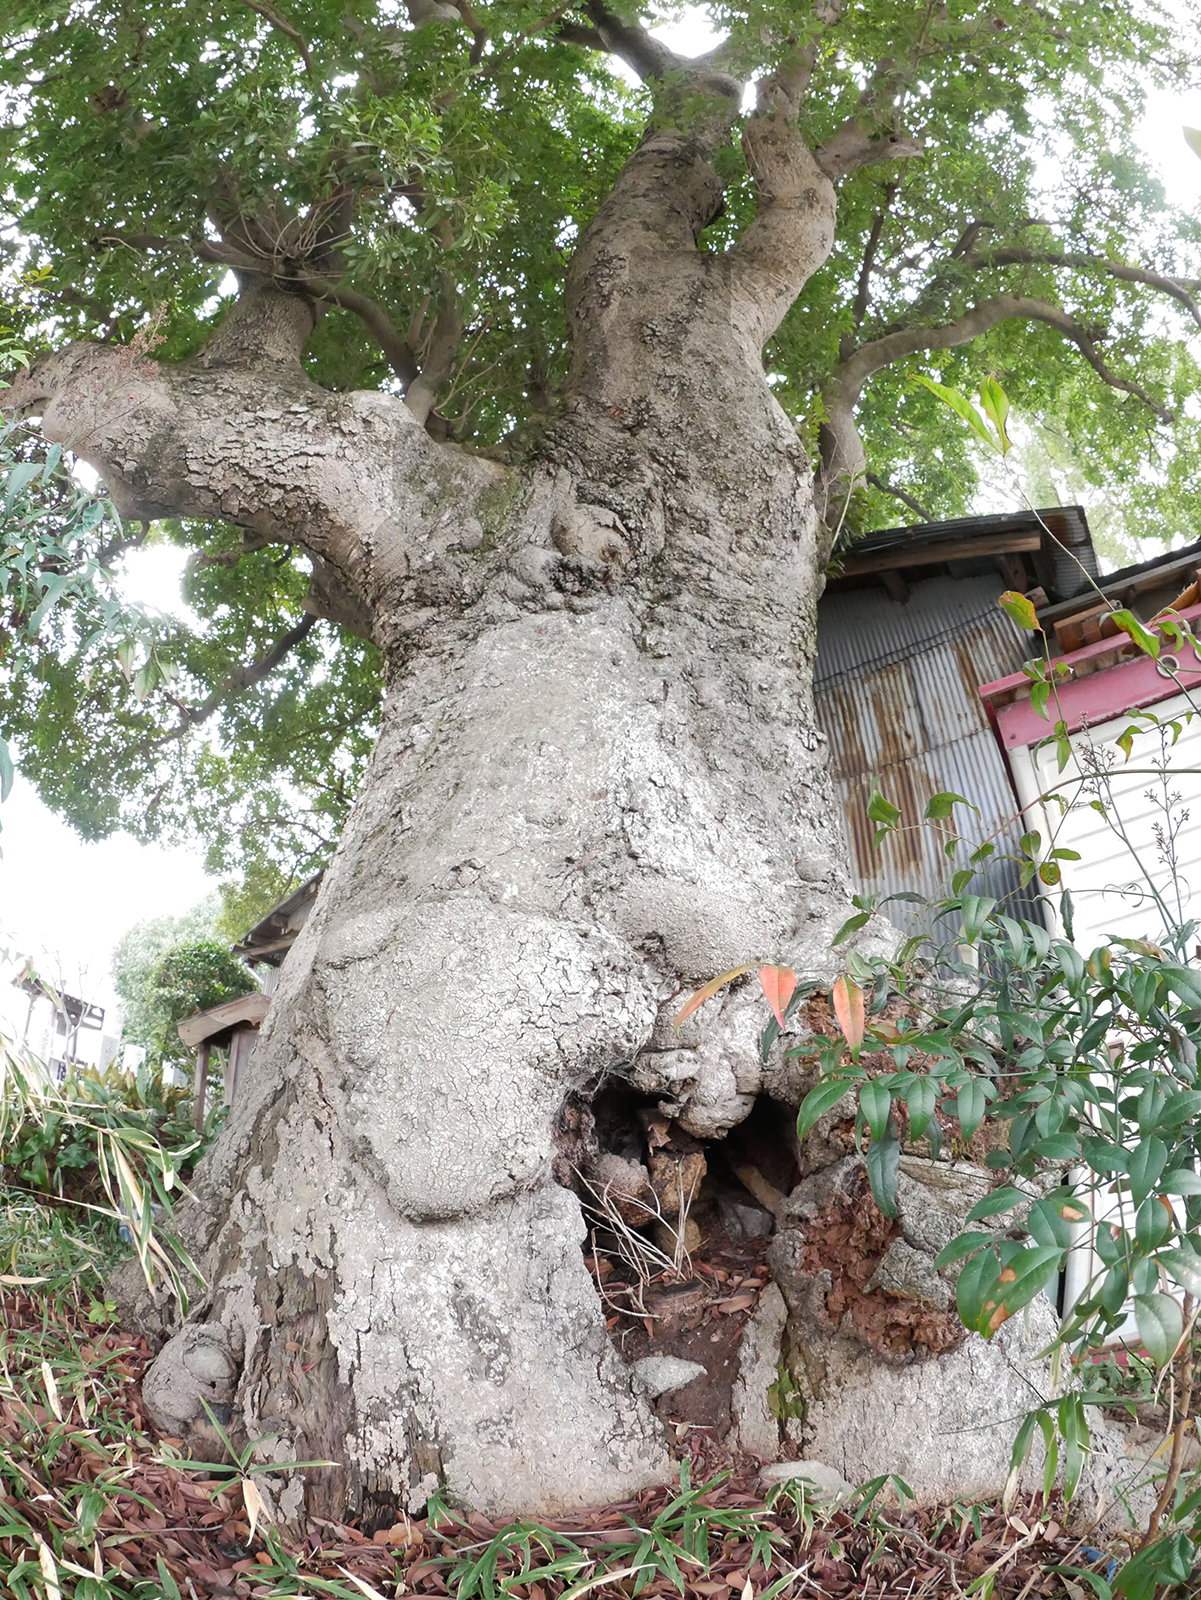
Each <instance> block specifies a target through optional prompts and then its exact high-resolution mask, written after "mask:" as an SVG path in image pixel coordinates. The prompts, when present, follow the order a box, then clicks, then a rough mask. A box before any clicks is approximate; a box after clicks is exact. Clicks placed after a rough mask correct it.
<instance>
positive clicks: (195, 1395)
mask: <svg viewBox="0 0 1201 1600" xmlns="http://www.w3.org/2000/svg"><path fill="white" fill-rule="evenodd" d="M238 1354H239V1352H237V1351H236V1350H234V1349H233V1348H231V1339H230V1335H229V1332H228V1330H227V1329H226V1328H224V1327H222V1326H221V1325H220V1324H219V1323H215V1322H200V1323H189V1324H187V1325H185V1326H184V1327H183V1328H182V1329H181V1330H180V1331H179V1333H177V1334H176V1335H175V1337H174V1338H173V1339H171V1340H170V1341H169V1342H168V1344H167V1345H166V1346H165V1348H164V1349H163V1350H162V1351H160V1353H159V1355H158V1358H157V1359H156V1360H155V1361H154V1362H153V1363H152V1365H151V1366H150V1367H149V1368H148V1370H147V1372H146V1375H145V1377H144V1378H143V1380H142V1397H143V1399H144V1400H145V1402H146V1406H147V1408H148V1410H149V1412H150V1414H151V1416H152V1417H153V1418H154V1420H155V1422H156V1423H157V1424H158V1426H159V1427H160V1428H161V1429H162V1430H163V1432H164V1433H168V1434H171V1435H173V1436H179V1435H182V1434H183V1433H185V1432H186V1431H187V1430H188V1428H189V1427H190V1425H191V1424H192V1423H194V1422H197V1421H200V1420H202V1419H203V1417H204V1415H205V1412H204V1407H205V1404H206V1402H207V1404H208V1405H209V1406H210V1407H211V1408H212V1409H213V1411H214V1414H215V1415H216V1416H217V1419H218V1421H227V1420H228V1406H229V1402H230V1400H231V1399H232V1398H233V1394H234V1386H235V1384H236V1382H237V1377H238V1368H239V1365H240V1363H239V1360H238ZM223 1409H224V1410H225V1411H226V1415H225V1417H222V1414H221V1413H222V1410H223Z"/></svg>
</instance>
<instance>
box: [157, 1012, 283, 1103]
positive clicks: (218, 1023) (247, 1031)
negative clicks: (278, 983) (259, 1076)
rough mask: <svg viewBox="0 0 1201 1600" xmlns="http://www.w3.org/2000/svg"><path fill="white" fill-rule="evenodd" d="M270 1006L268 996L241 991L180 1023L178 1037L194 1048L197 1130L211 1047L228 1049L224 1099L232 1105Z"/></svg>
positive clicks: (194, 1092)
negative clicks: (235, 995) (237, 997)
mask: <svg viewBox="0 0 1201 1600" xmlns="http://www.w3.org/2000/svg"><path fill="white" fill-rule="evenodd" d="M270 1009H271V996H270V995H266V994H244V995H242V996H241V997H240V998H239V999H237V1000H227V1001H226V1002H225V1004H224V1005H220V1006H214V1007H213V1009H212V1010H211V1011H201V1012H198V1013H197V1015H196V1016H194V1017H186V1018H185V1019H184V1021H183V1022H181V1023H179V1025H178V1031H179V1037H180V1039H181V1040H182V1041H183V1043H184V1044H186V1045H187V1047H188V1049H189V1050H195V1052H196V1072H195V1076H194V1077H193V1079H192V1086H193V1103H192V1126H193V1127H194V1128H196V1129H197V1131H199V1130H200V1129H201V1128H203V1126H204V1102H205V1094H206V1087H207V1084H208V1066H209V1056H210V1055H211V1054H212V1052H213V1051H214V1050H228V1051H229V1067H228V1069H227V1071H226V1074H225V1103H226V1105H232V1104H233V1100H234V1096H235V1095H236V1094H237V1092H238V1082H239V1080H240V1079H241V1077H242V1074H243V1072H244V1071H245V1070H246V1063H247V1062H248V1061H249V1059H250V1052H251V1051H252V1050H253V1049H254V1042H255V1040H256V1039H257V1038H258V1035H259V1028H260V1027H261V1026H262V1022H263V1018H264V1017H265V1016H266V1015H267V1013H268V1011H270Z"/></svg>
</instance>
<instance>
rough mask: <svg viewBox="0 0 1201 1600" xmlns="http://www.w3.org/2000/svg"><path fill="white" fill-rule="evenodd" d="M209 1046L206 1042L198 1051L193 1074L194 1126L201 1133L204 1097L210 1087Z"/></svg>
mask: <svg viewBox="0 0 1201 1600" xmlns="http://www.w3.org/2000/svg"><path fill="white" fill-rule="evenodd" d="M208 1076H209V1047H208V1044H207V1043H204V1044H202V1045H201V1046H200V1048H199V1049H198V1050H197V1052H196V1070H195V1072H194V1073H193V1074H192V1126H193V1127H194V1128H195V1129H196V1132H197V1133H200V1132H201V1131H202V1130H203V1128H204V1099H205V1093H206V1091H207V1089H208Z"/></svg>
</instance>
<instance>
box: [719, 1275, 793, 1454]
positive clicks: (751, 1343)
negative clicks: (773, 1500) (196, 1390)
mask: <svg viewBox="0 0 1201 1600" xmlns="http://www.w3.org/2000/svg"><path fill="white" fill-rule="evenodd" d="M787 1318H788V1307H787V1306H786V1305H785V1303H784V1296H783V1295H782V1294H781V1293H780V1291H779V1289H778V1288H777V1287H776V1285H775V1284H774V1283H769V1284H768V1286H767V1288H766V1289H764V1291H763V1293H762V1294H761V1295H760V1296H759V1304H758V1305H757V1306H756V1307H755V1312H754V1315H753V1316H752V1317H751V1319H750V1321H749V1322H748V1323H747V1325H746V1329H745V1331H744V1333H743V1335H742V1343H741V1345H740V1346H739V1355H738V1376H737V1378H735V1380H734V1389H733V1392H732V1394H731V1397H730V1411H731V1415H732V1420H733V1424H734V1438H735V1440H736V1441H737V1444H738V1448H739V1449H740V1450H745V1451H746V1452H747V1454H748V1455H753V1456H759V1457H761V1458H762V1459H763V1460H766V1461H770V1460H771V1459H772V1457H773V1456H776V1455H778V1454H779V1451H780V1423H779V1420H778V1418H777V1417H776V1416H775V1415H774V1414H773V1412H772V1406H771V1390H772V1386H773V1385H774V1384H776V1383H777V1381H778V1379H779V1375H780V1342H781V1340H782V1339H783V1337H784V1324H785V1322H786V1320H787Z"/></svg>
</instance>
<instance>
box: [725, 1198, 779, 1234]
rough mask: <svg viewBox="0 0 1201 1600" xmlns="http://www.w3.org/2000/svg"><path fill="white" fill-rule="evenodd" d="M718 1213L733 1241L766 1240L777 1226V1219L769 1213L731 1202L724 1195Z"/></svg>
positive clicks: (737, 1202) (754, 1207) (734, 1201)
mask: <svg viewBox="0 0 1201 1600" xmlns="http://www.w3.org/2000/svg"><path fill="white" fill-rule="evenodd" d="M717 1211H718V1215H719V1216H720V1217H721V1220H722V1225H723V1227H724V1228H725V1230H726V1232H727V1233H728V1234H729V1235H730V1238H731V1239H766V1238H767V1236H768V1234H769V1233H770V1232H771V1231H772V1228H773V1227H774V1226H775V1219H774V1218H773V1217H772V1216H771V1214H770V1213H769V1212H767V1211H762V1210H760V1208H759V1207H758V1206H748V1205H743V1204H741V1203H740V1202H739V1201H737V1200H729V1199H727V1198H726V1197H725V1196H724V1195H723V1196H722V1197H721V1199H720V1200H718V1202H717Z"/></svg>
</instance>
